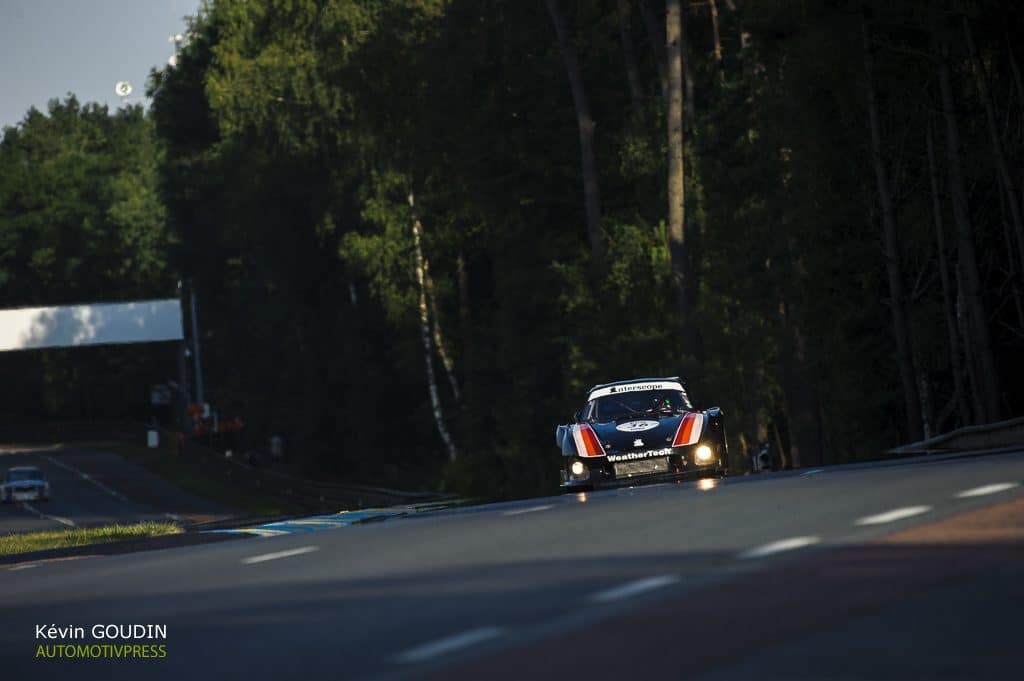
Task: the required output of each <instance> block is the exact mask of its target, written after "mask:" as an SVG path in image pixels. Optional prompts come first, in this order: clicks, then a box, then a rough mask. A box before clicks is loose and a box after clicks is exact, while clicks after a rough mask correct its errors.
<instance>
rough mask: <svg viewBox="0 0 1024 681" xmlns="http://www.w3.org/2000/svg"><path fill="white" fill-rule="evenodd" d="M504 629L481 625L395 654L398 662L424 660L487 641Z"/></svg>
mask: <svg viewBox="0 0 1024 681" xmlns="http://www.w3.org/2000/svg"><path fill="white" fill-rule="evenodd" d="M501 633H502V629H501V628H500V627H480V628H478V629H470V630H469V631H464V632H462V633H461V634H455V635H454V636H447V637H445V638H442V639H438V640H436V641H432V642H430V643H424V644H423V645H421V646H417V647H415V648H410V649H409V650H406V651H405V652H404V653H400V654H398V655H396V656H395V661H396V662H402V663H406V664H408V663H410V662H422V661H423V660H427V659H430V658H432V657H437V656H438V655H444V654H445V653H450V652H452V651H453V650H458V649H459V648H465V647H467V646H471V645H474V644H476V643H480V642H481V641H486V640H488V639H492V638H495V637H497V636H500V635H501Z"/></svg>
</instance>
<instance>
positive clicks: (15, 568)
mask: <svg viewBox="0 0 1024 681" xmlns="http://www.w3.org/2000/svg"><path fill="white" fill-rule="evenodd" d="M38 565H39V564H38V563H29V564H28V565H15V566H14V567H10V568H7V571H8V572H14V571H15V570H28V569H29V568H34V567H37V566H38Z"/></svg>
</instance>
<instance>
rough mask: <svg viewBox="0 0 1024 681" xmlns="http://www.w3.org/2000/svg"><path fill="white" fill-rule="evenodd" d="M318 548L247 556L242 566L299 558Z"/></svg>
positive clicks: (303, 547)
mask: <svg viewBox="0 0 1024 681" xmlns="http://www.w3.org/2000/svg"><path fill="white" fill-rule="evenodd" d="M319 548H320V547H318V546H300V547H299V548H297V549H288V550H287V551H275V552H274V553H264V554H261V555H259V556H249V557H248V558H243V559H242V564H243V565H252V564H253V563H265V562H266V561H268V560H277V559H278V558H288V557H290V556H301V555H302V554H304V553H312V552H313V551H317V550H319Z"/></svg>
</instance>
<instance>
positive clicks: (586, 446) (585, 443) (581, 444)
mask: <svg viewBox="0 0 1024 681" xmlns="http://www.w3.org/2000/svg"><path fill="white" fill-rule="evenodd" d="M572 439H573V440H575V441H576V451H577V452H579V455H580V456H584V457H589V456H604V447H602V446H601V441H600V440H598V439H597V433H595V432H594V429H593V428H591V427H590V426H589V425H587V424H586V423H578V424H576V425H575V426H573V429H572Z"/></svg>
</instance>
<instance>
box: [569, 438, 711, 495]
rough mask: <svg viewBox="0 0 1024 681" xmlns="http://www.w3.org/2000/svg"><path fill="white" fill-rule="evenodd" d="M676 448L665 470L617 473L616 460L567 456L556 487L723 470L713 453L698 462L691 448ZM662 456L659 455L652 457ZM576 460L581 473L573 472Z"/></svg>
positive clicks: (608, 484) (618, 483) (623, 482)
mask: <svg viewBox="0 0 1024 681" xmlns="http://www.w3.org/2000/svg"><path fill="white" fill-rule="evenodd" d="M675 449H676V450H677V451H674V452H673V453H672V454H670V455H668V456H667V457H664V458H667V460H668V465H667V467H666V469H665V470H661V471H657V472H644V473H631V474H625V475H622V474H621V469H620V474H618V475H617V474H616V468H615V462H612V461H609V460H608V457H606V456H602V457H592V458H581V457H566V459H565V461H564V464H563V466H562V470H561V475H560V481H559V487H560V488H561V489H563V490H585V489H595V488H598V487H616V486H621V485H637V484H644V483H650V482H659V481H665V480H678V479H681V478H688V477H700V476H702V475H716V474H720V473H722V472H723V471H724V468H725V464H724V462H723V461H722V460H721V459H720V458H719V457H718V456H717V455H716V457H715V458H713V459H712V460H711V461H710V462H708V463H703V464H698V463H696V462H695V461H694V459H693V452H692V451H691V450H692V449H693V447H677V448H675ZM651 458H662V457H651ZM576 461H579V462H581V463H582V464H583V466H584V471H583V473H582V474H581V475H575V474H573V472H572V465H573V463H574V462H576Z"/></svg>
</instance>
